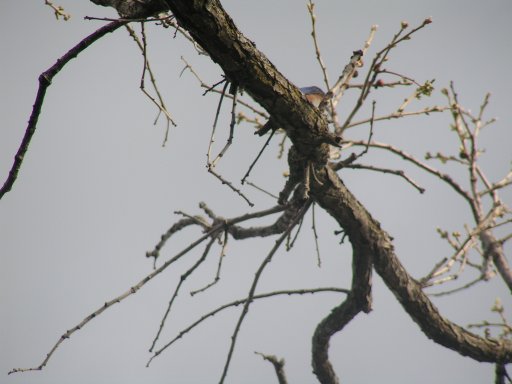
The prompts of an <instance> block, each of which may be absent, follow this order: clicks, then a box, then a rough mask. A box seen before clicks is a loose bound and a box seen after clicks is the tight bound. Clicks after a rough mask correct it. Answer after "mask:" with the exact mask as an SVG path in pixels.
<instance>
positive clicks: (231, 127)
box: [209, 82, 243, 184]
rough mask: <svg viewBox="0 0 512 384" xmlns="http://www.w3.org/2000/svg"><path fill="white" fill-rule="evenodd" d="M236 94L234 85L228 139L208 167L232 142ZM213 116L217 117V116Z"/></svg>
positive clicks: (214, 162)
mask: <svg viewBox="0 0 512 384" xmlns="http://www.w3.org/2000/svg"><path fill="white" fill-rule="evenodd" d="M226 85H228V82H226ZM237 94H238V91H237V87H236V86H235V88H234V92H233V103H232V105H231V122H230V123H229V137H228V140H227V141H226V144H225V145H224V147H223V148H222V150H221V151H220V152H219V154H218V155H217V156H216V157H215V159H213V161H212V162H211V163H209V166H210V167H215V165H217V162H218V161H219V160H220V159H221V158H222V156H224V154H225V153H226V151H227V150H228V149H229V147H230V146H231V144H232V143H233V137H234V134H235V124H236V102H237ZM217 112H218V111H217ZM215 118H216V119H217V116H216V117H215ZM242 184H243V183H242Z"/></svg>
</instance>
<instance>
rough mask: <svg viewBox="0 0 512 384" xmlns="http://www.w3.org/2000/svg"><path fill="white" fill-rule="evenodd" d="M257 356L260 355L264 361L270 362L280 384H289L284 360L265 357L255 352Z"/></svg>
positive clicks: (271, 356) (270, 356)
mask: <svg viewBox="0 0 512 384" xmlns="http://www.w3.org/2000/svg"><path fill="white" fill-rule="evenodd" d="M254 353H255V354H257V355H260V356H261V357H263V360H267V361H269V362H270V363H271V364H272V365H273V366H274V370H275V371H276V376H277V380H278V381H279V384H287V383H288V381H287V380H286V375H285V373H284V359H278V358H277V357H276V356H274V355H265V354H263V353H261V352H254Z"/></svg>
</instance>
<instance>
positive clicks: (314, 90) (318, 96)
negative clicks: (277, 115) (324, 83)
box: [254, 85, 325, 136]
mask: <svg viewBox="0 0 512 384" xmlns="http://www.w3.org/2000/svg"><path fill="white" fill-rule="evenodd" d="M299 89H300V91H301V92H302V93H303V94H304V96H306V99H307V100H308V101H309V102H310V103H311V104H313V105H314V106H315V107H317V108H318V106H319V105H320V103H321V102H322V100H323V99H324V96H325V93H324V91H322V89H321V88H319V87H317V86H316V85H312V86H309V87H302V88H299ZM274 123H275V122H274V119H272V117H270V119H269V120H268V121H267V122H266V123H265V125H264V126H263V127H261V128H260V129H258V130H257V131H256V132H254V134H255V135H259V136H263V135H264V134H265V133H267V132H268V131H270V130H275V129H277V127H276V126H275V124H274Z"/></svg>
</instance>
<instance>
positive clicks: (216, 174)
mask: <svg viewBox="0 0 512 384" xmlns="http://www.w3.org/2000/svg"><path fill="white" fill-rule="evenodd" d="M208 172H209V173H211V174H212V175H213V176H215V177H216V178H217V179H219V180H220V182H221V183H222V184H225V185H227V186H228V187H229V188H230V189H231V190H232V191H234V192H236V193H237V194H238V196H240V197H241V198H242V199H244V200H245V201H246V202H247V204H249V206H250V207H254V203H253V202H252V201H251V200H249V198H247V196H245V195H244V194H243V193H242V191H241V190H239V189H238V188H236V187H235V186H234V185H233V183H231V182H230V181H228V180H226V179H224V178H223V177H222V176H221V175H219V174H218V173H217V172H215V171H214V170H213V169H212V168H211V167H208Z"/></svg>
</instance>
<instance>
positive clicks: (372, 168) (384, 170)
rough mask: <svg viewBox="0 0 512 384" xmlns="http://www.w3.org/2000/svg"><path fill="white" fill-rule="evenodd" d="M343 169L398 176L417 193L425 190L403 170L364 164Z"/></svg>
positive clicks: (349, 165) (345, 166) (351, 165)
mask: <svg viewBox="0 0 512 384" xmlns="http://www.w3.org/2000/svg"><path fill="white" fill-rule="evenodd" d="M343 168H349V169H367V170H369V171H375V172H381V173H387V174H390V175H395V176H399V177H401V178H403V179H404V180H405V181H406V182H407V183H409V184H410V185H411V186H413V187H414V188H415V189H416V190H417V191H418V192H419V193H424V192H425V188H423V187H421V186H420V185H419V184H418V183H417V182H416V181H414V180H413V179H412V178H411V177H409V176H407V175H406V174H405V172H404V171H403V170H401V169H388V168H382V167H377V166H374V165H364V164H348V165H344V166H343Z"/></svg>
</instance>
